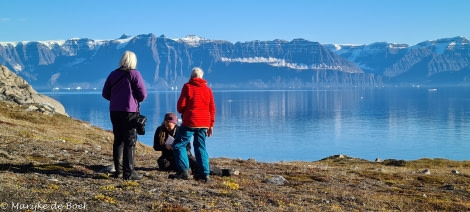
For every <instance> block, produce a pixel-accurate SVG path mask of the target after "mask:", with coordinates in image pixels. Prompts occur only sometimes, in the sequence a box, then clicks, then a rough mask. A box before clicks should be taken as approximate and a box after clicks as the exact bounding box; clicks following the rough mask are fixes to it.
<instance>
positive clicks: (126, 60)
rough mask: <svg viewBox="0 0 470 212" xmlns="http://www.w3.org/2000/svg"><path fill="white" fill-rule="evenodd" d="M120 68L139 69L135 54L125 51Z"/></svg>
mask: <svg viewBox="0 0 470 212" xmlns="http://www.w3.org/2000/svg"><path fill="white" fill-rule="evenodd" d="M119 67H125V68H128V69H135V68H136V67H137V57H136V56H135V54H134V52H131V51H125V52H124V54H123V55H122V57H121V61H119Z"/></svg>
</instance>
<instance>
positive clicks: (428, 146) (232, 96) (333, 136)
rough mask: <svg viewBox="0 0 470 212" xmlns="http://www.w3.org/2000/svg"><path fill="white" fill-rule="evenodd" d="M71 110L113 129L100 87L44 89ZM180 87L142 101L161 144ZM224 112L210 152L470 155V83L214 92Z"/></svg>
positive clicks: (312, 156) (147, 139)
mask: <svg viewBox="0 0 470 212" xmlns="http://www.w3.org/2000/svg"><path fill="white" fill-rule="evenodd" d="M42 93H43V94H46V95H48V96H51V97H52V98H55V99H57V100H59V101H60V102H61V103H62V104H63V105H64V106H65V108H66V111H67V113H68V114H69V115H70V116H72V117H74V118H76V119H80V120H84V121H87V122H90V123H91V124H93V125H96V126H99V127H102V128H104V129H111V128H112V127H111V123H110V120H109V112H108V102H107V101H106V100H105V99H103V98H102V97H101V92H100V91H90V92H87V91H67V92H42ZM178 97H179V91H174V92H158V91H155V92H149V96H148V97H147V99H146V100H145V102H144V103H143V104H142V105H141V107H142V114H144V115H147V117H148V118H149V119H148V124H147V127H146V130H147V133H146V135H144V136H139V138H138V140H140V141H142V142H143V143H145V144H147V145H150V146H151V145H152V144H153V135H154V131H155V129H156V128H157V127H158V126H159V125H160V124H161V123H162V118H163V115H164V114H165V113H166V112H169V111H173V112H176V101H177V100H178ZM214 98H215V102H216V108H217V115H216V123H215V128H214V135H213V136H212V137H210V138H208V139H207V141H206V142H207V147H208V152H209V155H210V157H228V158H242V159H249V158H254V159H256V160H258V161H265V162H274V161H281V160H283V161H293V160H302V161H315V160H319V159H322V158H325V157H328V156H331V155H335V154H345V155H348V156H352V157H358V158H363V159H367V160H375V158H382V159H390V158H394V159H405V160H413V159H419V158H425V157H426V158H447V159H452V160H469V156H470V154H469V153H468V152H469V151H470V89H469V88H465V87H456V88H449V87H446V88H438V89H437V90H436V89H428V88H368V89H364V88H354V89H343V90H329V89H327V90H313V91H305V90H299V91H294V90H275V91H217V90H215V91H214Z"/></svg>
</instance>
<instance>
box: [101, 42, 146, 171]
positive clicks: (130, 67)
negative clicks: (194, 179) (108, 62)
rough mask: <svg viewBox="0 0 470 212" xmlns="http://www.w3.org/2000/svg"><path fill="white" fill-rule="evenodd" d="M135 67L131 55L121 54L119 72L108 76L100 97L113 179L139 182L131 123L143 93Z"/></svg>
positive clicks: (135, 138)
mask: <svg viewBox="0 0 470 212" xmlns="http://www.w3.org/2000/svg"><path fill="white" fill-rule="evenodd" d="M136 66H137V57H136V56H135V54H134V53H133V52H131V51H126V52H124V54H123V55H122V58H121V60H120V62H119V68H118V69H116V70H114V71H112V72H111V73H110V74H109V76H108V78H107V79H106V82H105V83H104V87H103V92H102V95H103V97H104V98H105V99H107V100H109V111H110V117H111V123H112V124H113V134H114V143H113V161H114V167H115V169H116V172H115V173H114V177H116V178H124V179H126V180H140V179H142V177H143V176H142V175H140V174H138V173H137V172H135V170H134V153H135V143H136V141H137V132H136V125H135V119H136V118H137V116H138V113H139V112H140V111H139V103H140V102H142V101H144V99H145V98H146V97H147V90H146V89H145V85H144V80H143V79H142V76H141V75H140V73H139V71H137V70H136ZM121 160H122V164H121V163H120V161H121Z"/></svg>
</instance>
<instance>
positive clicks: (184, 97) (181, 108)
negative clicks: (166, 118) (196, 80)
mask: <svg viewBox="0 0 470 212" xmlns="http://www.w3.org/2000/svg"><path fill="white" fill-rule="evenodd" d="M188 89H189V88H188V85H186V84H185V85H183V88H182V89H181V94H180V97H179V99H178V103H177V105H176V109H177V110H178V113H181V114H183V113H184V110H185V109H186V104H187V102H186V101H187V96H188V92H189V91H188Z"/></svg>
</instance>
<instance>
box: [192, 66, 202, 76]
mask: <svg viewBox="0 0 470 212" xmlns="http://www.w3.org/2000/svg"><path fill="white" fill-rule="evenodd" d="M203 75H204V71H202V69H201V68H199V67H196V68H193V70H192V71H191V78H202V76H203Z"/></svg>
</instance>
